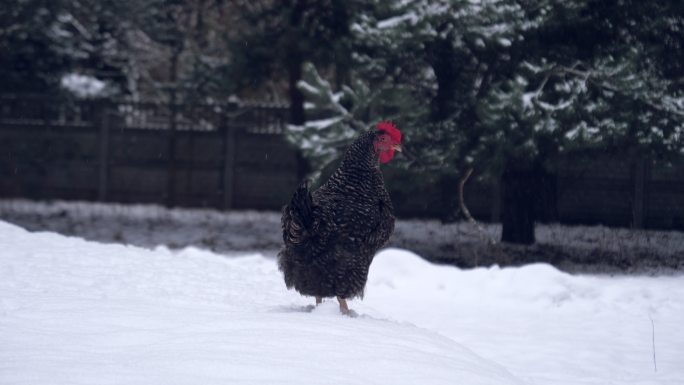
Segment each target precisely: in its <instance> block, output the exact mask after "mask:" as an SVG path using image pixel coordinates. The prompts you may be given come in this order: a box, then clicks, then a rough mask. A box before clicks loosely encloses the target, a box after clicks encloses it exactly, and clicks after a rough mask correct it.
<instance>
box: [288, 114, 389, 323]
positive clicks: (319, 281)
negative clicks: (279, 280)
mask: <svg viewBox="0 0 684 385" xmlns="http://www.w3.org/2000/svg"><path fill="white" fill-rule="evenodd" d="M400 143H401V133H400V132H399V130H398V129H397V128H396V127H395V126H394V125H393V124H392V123H389V122H379V123H378V124H377V125H376V129H375V130H370V131H368V132H365V133H363V134H361V135H360V136H359V137H358V138H357V139H356V140H355V141H354V143H352V145H351V146H350V147H349V149H347V152H346V153H345V155H344V158H343V159H342V163H341V165H340V167H339V168H338V169H337V170H336V171H335V172H334V173H333V174H332V176H330V178H329V179H328V180H327V181H326V182H325V184H323V185H322V186H321V187H320V188H318V189H317V190H316V191H314V192H313V193H312V192H311V191H310V189H309V183H308V182H306V181H305V182H304V183H302V184H301V185H300V186H299V188H298V189H297V190H296V191H295V193H294V196H293V197H292V201H291V202H290V204H288V205H287V206H285V207H284V208H283V217H282V227H283V241H284V242H285V246H284V247H283V249H282V250H281V251H280V253H279V254H278V266H279V268H280V270H281V271H282V272H283V274H284V276H285V284H286V285H287V287H288V289H290V288H293V287H294V288H295V289H296V290H297V291H298V292H299V293H301V294H302V295H310V296H314V297H316V304H317V305H318V304H320V303H321V301H322V299H323V297H337V300H338V301H339V303H340V311H341V312H342V313H344V314H349V308H348V306H347V301H346V299H347V298H353V297H357V296H358V297H362V296H363V290H364V287H365V286H366V280H367V278H368V268H369V267H370V264H371V262H372V261H373V256H374V255H375V253H376V251H377V250H378V249H379V248H381V247H382V246H383V245H384V244H385V243H386V242H387V240H388V239H389V237H390V235H392V232H393V231H394V214H393V208H392V202H391V201H390V197H389V194H388V193H387V190H386V189H385V184H384V182H383V179H382V174H381V173H380V166H379V164H378V161H379V162H381V163H387V162H389V161H390V160H391V159H392V157H393V156H394V151H395V150H397V151H401V146H400Z"/></svg>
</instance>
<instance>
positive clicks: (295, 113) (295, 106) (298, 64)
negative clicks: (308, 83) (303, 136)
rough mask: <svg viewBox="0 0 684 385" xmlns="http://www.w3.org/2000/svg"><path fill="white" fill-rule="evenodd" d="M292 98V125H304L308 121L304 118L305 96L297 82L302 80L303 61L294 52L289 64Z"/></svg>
mask: <svg viewBox="0 0 684 385" xmlns="http://www.w3.org/2000/svg"><path fill="white" fill-rule="evenodd" d="M287 66H288V68H287V71H288V76H289V84H288V87H289V90H288V92H289V94H290V95H289V96H290V123H291V124H295V125H302V124H304V122H305V121H306V117H305V116H304V94H302V92H301V91H299V88H297V82H299V80H300V79H301V78H302V59H301V55H300V53H299V52H292V53H291V56H290V58H289V59H288V62H287Z"/></svg>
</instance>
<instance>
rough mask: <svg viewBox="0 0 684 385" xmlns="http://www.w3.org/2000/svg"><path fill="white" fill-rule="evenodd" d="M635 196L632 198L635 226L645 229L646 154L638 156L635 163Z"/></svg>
mask: <svg viewBox="0 0 684 385" xmlns="http://www.w3.org/2000/svg"><path fill="white" fill-rule="evenodd" d="M633 180H634V197H633V200H632V215H633V218H632V220H633V226H634V228H636V229H643V228H644V225H645V223H644V222H645V217H646V183H648V160H647V158H646V157H644V156H640V157H638V158H637V160H636V163H635V164H634V179H633Z"/></svg>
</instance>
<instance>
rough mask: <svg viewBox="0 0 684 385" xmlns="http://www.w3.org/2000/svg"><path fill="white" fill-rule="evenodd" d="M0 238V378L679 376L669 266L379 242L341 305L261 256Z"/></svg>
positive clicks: (676, 279) (480, 380)
mask: <svg viewBox="0 0 684 385" xmlns="http://www.w3.org/2000/svg"><path fill="white" fill-rule="evenodd" d="M95 225H96V224H95ZM0 245H2V246H3V247H2V248H0V384H123V383H125V384H129V383H132V384H145V385H148V384H198V383H200V384H226V383H239V384H256V383H260V384H290V383H296V384H356V383H358V384H361V383H363V384H404V383H406V384H518V383H527V384H554V385H556V384H557V385H563V384H574V385H587V384H597V385H598V384H602V385H603V384H672V385H675V384H683V383H684V328H682V327H681V326H682V325H684V276H682V275H669V276H661V277H645V276H617V277H608V276H587V275H569V274H566V273H563V272H560V271H558V270H556V269H554V268H553V267H551V266H549V265H545V264H535V265H528V266H524V267H518V268H503V269H502V268H498V267H491V268H477V269H472V270H461V269H457V268H455V267H451V266H436V265H432V264H430V263H428V262H426V261H424V260H423V259H421V258H419V257H418V256H416V255H415V254H412V253H409V252H406V251H402V250H397V249H389V250H385V251H383V252H381V253H380V254H379V255H378V256H377V257H376V259H375V261H374V262H373V265H372V266H371V272H370V276H369V282H368V286H367V290H366V297H365V299H364V300H363V301H359V300H354V301H351V302H350V306H351V307H352V309H354V310H355V311H356V313H358V315H359V316H358V317H356V318H349V317H346V316H342V315H340V314H339V313H338V310H337V305H336V303H335V302H334V301H332V300H329V301H326V302H324V303H323V305H322V306H320V307H318V308H316V309H311V308H310V307H308V306H309V305H311V304H312V302H313V301H312V299H311V298H304V297H300V296H299V295H297V293H295V292H292V291H286V289H285V287H284V284H283V282H282V279H281V276H280V273H279V272H278V271H277V269H276V264H275V259H274V255H273V254H266V255H261V254H257V253H250V254H242V255H238V254H234V253H233V254H229V255H220V254H215V253H213V252H210V251H206V250H200V249H197V248H185V249H180V250H169V249H168V248H166V247H156V248H153V249H143V248H138V247H134V246H124V245H117V244H108V245H106V244H100V243H95V242H88V241H84V240H82V239H78V238H73V237H72V238H68V237H64V236H62V235H58V234H53V233H29V232H27V231H25V230H23V229H20V228H18V227H16V226H14V225H10V224H7V223H3V222H0ZM651 320H652V321H653V323H651ZM656 367H657V370H656Z"/></svg>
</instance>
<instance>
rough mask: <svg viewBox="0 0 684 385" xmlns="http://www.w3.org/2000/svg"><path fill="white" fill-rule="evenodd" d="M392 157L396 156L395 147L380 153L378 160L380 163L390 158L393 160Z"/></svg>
mask: <svg viewBox="0 0 684 385" xmlns="http://www.w3.org/2000/svg"><path fill="white" fill-rule="evenodd" d="M392 157H394V149H393V148H390V149H389V150H385V151H382V152H380V153H378V160H379V161H380V163H387V162H389V161H390V160H392Z"/></svg>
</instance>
